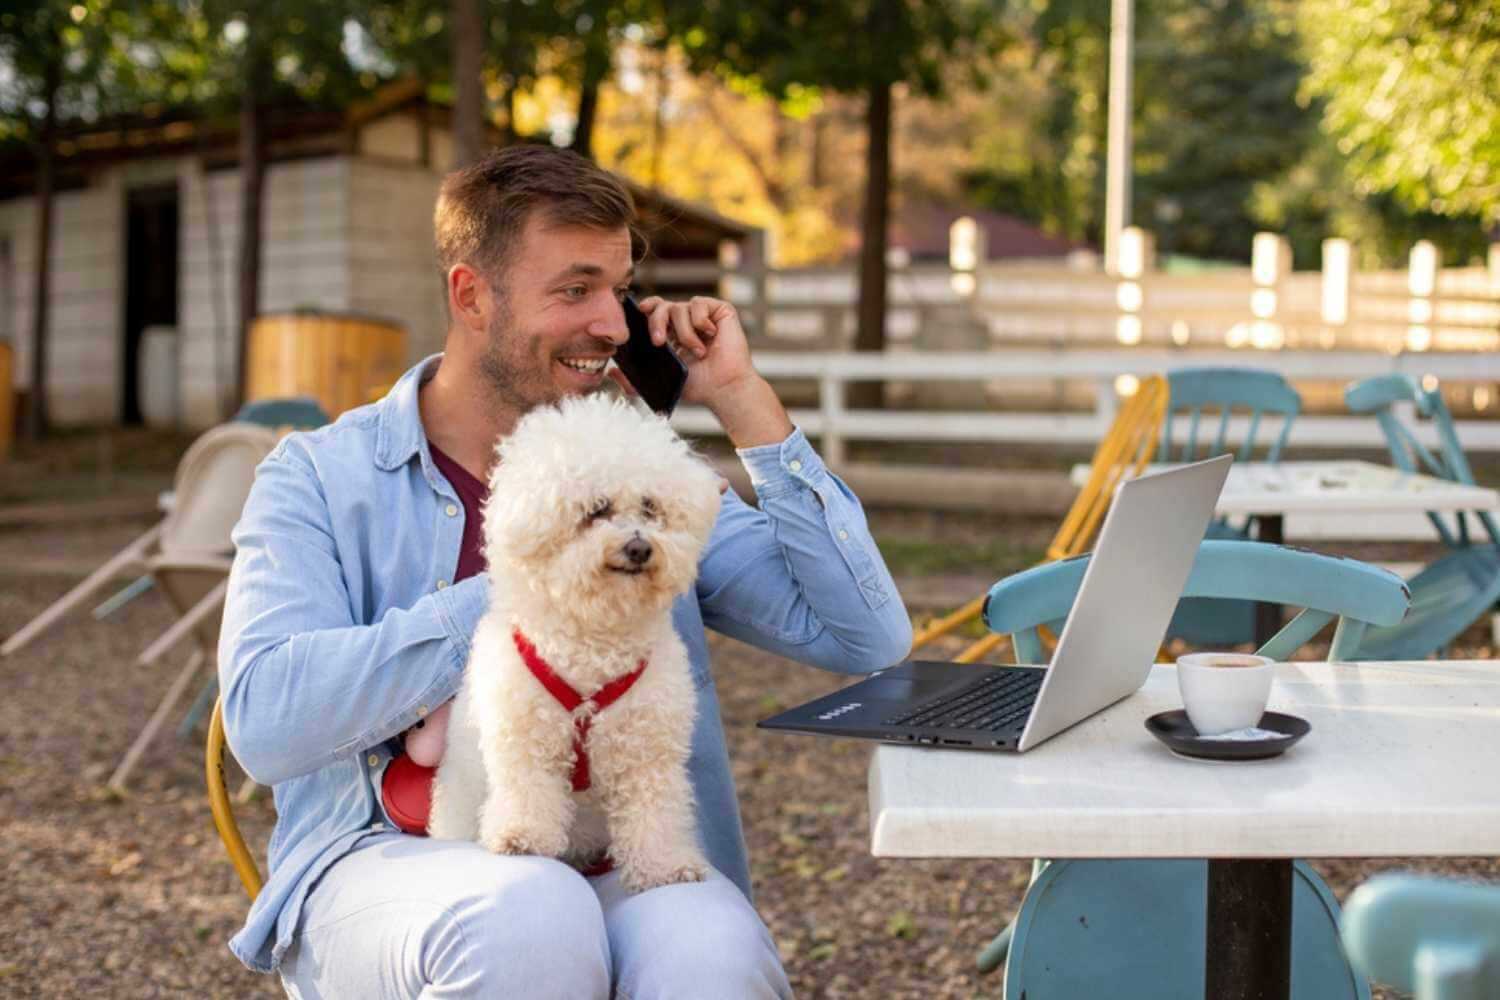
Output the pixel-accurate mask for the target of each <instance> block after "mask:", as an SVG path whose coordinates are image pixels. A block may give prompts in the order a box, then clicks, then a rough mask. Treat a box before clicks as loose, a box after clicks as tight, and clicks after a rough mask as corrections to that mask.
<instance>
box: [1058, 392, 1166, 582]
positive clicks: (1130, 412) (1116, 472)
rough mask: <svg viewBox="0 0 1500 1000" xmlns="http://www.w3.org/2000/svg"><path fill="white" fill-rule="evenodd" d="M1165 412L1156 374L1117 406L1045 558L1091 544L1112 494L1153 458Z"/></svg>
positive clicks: (1073, 552) (1062, 556)
mask: <svg viewBox="0 0 1500 1000" xmlns="http://www.w3.org/2000/svg"><path fill="white" fill-rule="evenodd" d="M1166 413H1167V380H1166V379H1164V378H1162V377H1161V376H1160V375H1148V376H1147V377H1145V378H1143V379H1141V381H1140V385H1139V386H1138V387H1137V388H1136V391H1135V395H1133V396H1131V397H1130V398H1129V399H1127V400H1126V401H1125V403H1124V405H1122V406H1121V407H1120V412H1119V413H1118V414H1116V415H1115V420H1114V423H1113V424H1111V425H1110V428H1109V433H1108V434H1106V435H1105V436H1104V440H1102V441H1100V442H1099V447H1098V448H1096V449H1095V450H1094V458H1093V461H1092V462H1091V463H1090V465H1089V478H1088V482H1086V483H1084V485H1083V489H1081V490H1080V491H1079V492H1078V496H1077V497H1075V498H1074V499H1073V505H1072V506H1071V507H1069V508H1068V513H1067V516H1065V517H1064V518H1063V521H1062V524H1061V525H1059V526H1058V529H1057V534H1055V535H1053V536H1052V543H1051V544H1050V545H1048V546H1047V558H1048V559H1067V558H1069V557H1071V556H1076V555H1078V554H1079V553H1081V552H1083V551H1085V550H1086V549H1087V548H1088V547H1089V546H1090V545H1091V544H1093V541H1094V535H1095V534H1096V533H1097V532H1098V531H1099V525H1100V523H1102V522H1103V520H1104V514H1105V512H1106V511H1107V510H1109V505H1110V502H1111V501H1112V500H1113V499H1114V496H1115V490H1116V489H1118V488H1119V485H1120V483H1122V482H1124V481H1125V480H1126V479H1130V478H1131V477H1133V476H1138V475H1140V473H1141V470H1142V469H1144V468H1145V467H1146V465H1147V463H1149V462H1150V461H1151V459H1152V457H1153V456H1155V454H1156V444H1157V440H1158V438H1159V437H1160V435H1161V428H1162V421H1163V419H1164V418H1165V416H1166Z"/></svg>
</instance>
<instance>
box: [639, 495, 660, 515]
mask: <svg viewBox="0 0 1500 1000" xmlns="http://www.w3.org/2000/svg"><path fill="white" fill-rule="evenodd" d="M641 513H642V514H645V515H646V516H647V517H650V518H655V517H657V516H658V515H660V514H661V507H660V506H659V505H658V504H657V502H656V501H655V500H653V499H651V498H650V497H641Z"/></svg>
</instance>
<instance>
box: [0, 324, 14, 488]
mask: <svg viewBox="0 0 1500 1000" xmlns="http://www.w3.org/2000/svg"><path fill="white" fill-rule="evenodd" d="M15 439H16V350H15V348H13V347H11V346H10V344H8V343H6V342H5V341H3V340H0V461H3V460H4V459H5V458H7V457H9V455H10V447H11V443H12V442H14V441H15Z"/></svg>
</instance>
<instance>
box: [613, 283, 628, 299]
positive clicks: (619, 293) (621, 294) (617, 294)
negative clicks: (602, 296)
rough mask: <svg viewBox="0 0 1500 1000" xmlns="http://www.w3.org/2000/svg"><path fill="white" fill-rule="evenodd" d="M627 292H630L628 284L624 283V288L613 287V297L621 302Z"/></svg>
mask: <svg viewBox="0 0 1500 1000" xmlns="http://www.w3.org/2000/svg"><path fill="white" fill-rule="evenodd" d="M629 294H630V286H629V285H626V286H625V287H624V288H616V289H615V298H616V299H618V300H619V301H621V302H624V301H625V296H627V295H629Z"/></svg>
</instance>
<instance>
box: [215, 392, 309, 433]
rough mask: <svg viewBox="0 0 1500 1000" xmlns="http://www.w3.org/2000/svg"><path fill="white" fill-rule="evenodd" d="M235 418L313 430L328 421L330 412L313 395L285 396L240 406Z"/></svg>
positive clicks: (247, 421) (262, 424)
mask: <svg viewBox="0 0 1500 1000" xmlns="http://www.w3.org/2000/svg"><path fill="white" fill-rule="evenodd" d="M234 419H235V420H237V421H241V422H243V423H249V424H260V425H261V426H262V427H292V428H295V429H297V430H311V429H312V428H314V427H322V426H323V425H324V424H326V423H328V413H327V411H326V410H324V409H323V407H322V406H321V405H320V404H319V403H318V401H317V400H316V399H313V398H312V397H311V396H283V397H278V398H273V399H256V400H252V401H250V402H248V403H246V404H245V405H244V406H242V407H240V411H239V412H238V413H236V414H235V415H234Z"/></svg>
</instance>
